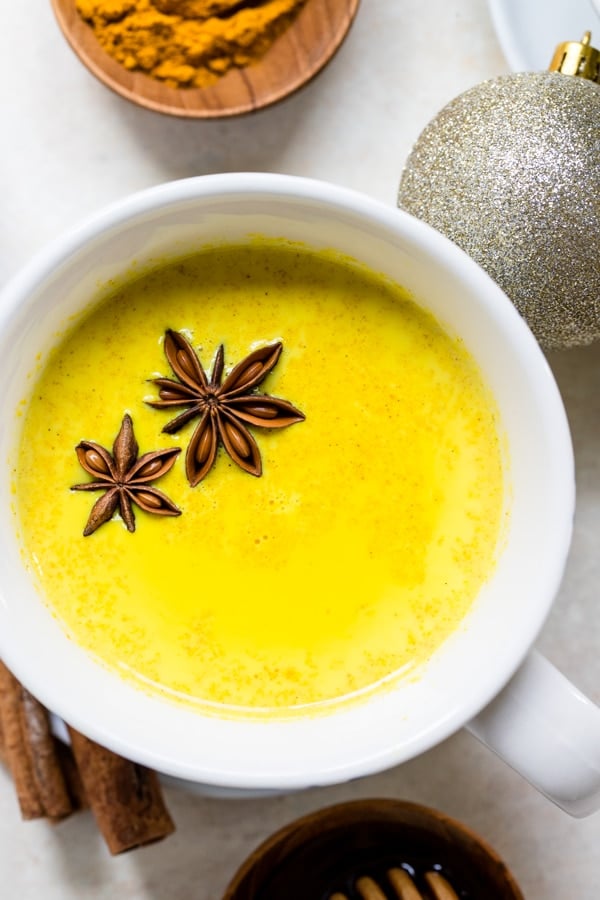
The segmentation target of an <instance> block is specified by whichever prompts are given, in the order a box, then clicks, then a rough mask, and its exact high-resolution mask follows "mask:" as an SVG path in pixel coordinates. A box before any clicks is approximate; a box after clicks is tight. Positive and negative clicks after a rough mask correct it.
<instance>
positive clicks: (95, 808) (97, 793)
mask: <svg viewBox="0 0 600 900" xmlns="http://www.w3.org/2000/svg"><path fill="white" fill-rule="evenodd" d="M69 735H70V738H71V746H72V748H73V754H74V756H75V761H76V763H77V768H78V770H79V773H80V775H81V780H82V783H83V787H84V790H85V794H86V797H87V799H88V802H89V804H90V807H91V810H92V812H93V813H94V816H95V817H96V822H97V824H98V828H99V829H100V831H101V833H102V835H103V837H104V840H105V841H106V844H107V846H108V849H109V850H110V852H111V853H112V854H113V855H114V854H117V853H123V852H124V851H125V850H132V849H133V848H134V847H140V846H143V845H145V844H150V843H153V842H154V841H159V840H161V839H162V838H165V837H167V835H169V834H172V832H173V831H174V830H175V825H174V824H173V820H172V819H171V816H170V815H169V812H168V810H167V808H166V806H165V804H164V800H163V797H162V791H161V787H160V783H159V781H158V777H157V775H156V773H155V772H153V771H151V770H150V769H147V768H145V767H144V766H141V765H138V764H137V763H133V762H130V761H129V760H126V759H123V757H121V756H118V755H117V754H116V753H112V751H110V750H107V749H106V748H105V747H101V746H100V745H99V744H96V743H95V742H94V741H91V740H90V739H89V738H87V737H85V736H84V735H82V734H80V732H78V731H76V730H75V729H74V728H71V727H69Z"/></svg>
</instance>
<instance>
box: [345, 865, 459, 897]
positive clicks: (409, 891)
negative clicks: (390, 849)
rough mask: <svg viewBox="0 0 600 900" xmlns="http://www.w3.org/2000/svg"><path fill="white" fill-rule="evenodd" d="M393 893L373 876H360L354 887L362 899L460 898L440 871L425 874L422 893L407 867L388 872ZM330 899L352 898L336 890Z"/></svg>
mask: <svg viewBox="0 0 600 900" xmlns="http://www.w3.org/2000/svg"><path fill="white" fill-rule="evenodd" d="M386 875H387V879H388V882H389V884H390V886H391V888H392V891H393V894H386V893H384V891H383V890H382V888H381V887H380V885H379V884H378V883H377V882H376V881H374V880H373V879H372V878H369V877H368V876H366V875H364V876H362V877H361V878H358V879H357V881H356V883H355V885H354V889H355V892H356V896H357V897H359V898H360V900H390V897H394V900H459V898H458V894H457V893H456V891H455V890H454V888H453V887H452V886H451V885H450V884H449V883H448V881H446V879H445V878H444V876H443V875H440V873H439V872H427V873H426V874H425V876H424V881H425V884H426V885H427V894H426V895H424V894H422V893H421V892H420V891H419V890H418V888H417V887H416V885H415V883H414V881H413V880H412V878H411V877H410V875H409V874H408V872H407V871H406V870H405V869H397V868H394V869H389V870H388V872H387V873H386ZM329 900H351V898H350V897H349V896H348V895H347V894H342V893H340V892H339V891H336V893H335V894H331V895H330V897H329Z"/></svg>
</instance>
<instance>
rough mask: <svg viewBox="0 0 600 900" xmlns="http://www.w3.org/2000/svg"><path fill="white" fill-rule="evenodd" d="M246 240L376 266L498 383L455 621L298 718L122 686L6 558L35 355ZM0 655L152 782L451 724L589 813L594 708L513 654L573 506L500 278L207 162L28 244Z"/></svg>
mask: <svg viewBox="0 0 600 900" xmlns="http://www.w3.org/2000/svg"><path fill="white" fill-rule="evenodd" d="M256 233H260V234H263V235H270V236H276V237H281V236H284V237H286V238H289V239H292V240H296V241H303V242H305V243H306V244H308V245H310V246H312V247H317V248H318V247H335V248H336V249H337V250H339V251H341V252H343V253H345V254H348V255H350V256H352V257H355V258H357V259H359V260H361V261H362V262H363V263H365V264H366V265H368V266H369V267H371V268H372V269H374V270H376V271H380V272H384V273H387V274H388V275H390V276H391V277H393V278H394V279H395V280H396V281H398V282H400V283H401V284H402V285H404V287H406V288H407V289H408V290H409V291H410V292H411V293H412V294H413V296H414V297H415V299H416V300H417V301H418V302H419V303H421V305H423V306H424V307H426V308H427V309H429V310H431V311H432V312H433V313H434V315H435V316H436V317H437V318H438V320H440V321H441V322H442V323H443V324H444V325H445V326H446V327H447V328H448V330H449V331H450V332H451V333H453V334H458V335H460V336H461V337H462V339H463V340H464V342H465V344H466V346H467V348H468V350H469V351H470V352H471V353H472V355H473V356H474V357H475V359H476V360H477V362H478V364H479V366H480V368H481V370H482V372H483V375H484V378H485V380H486V381H487V383H488V384H489V386H490V387H491V389H492V391H493V392H494V394H495V397H496V401H497V404H498V407H499V410H500V415H501V420H502V428H503V430H504V432H505V433H506V437H507V441H508V447H509V458H510V471H509V472H508V473H507V482H508V488H509V490H510V493H511V502H510V523H509V527H508V529H507V535H506V540H505V546H504V548H503V550H502V553H501V555H500V559H499V562H498V565H497V567H496V569H495V571H494V572H493V574H492V576H491V578H490V580H489V582H488V583H487V584H486V585H485V586H484V588H483V589H482V591H481V593H480V595H479V596H478V598H477V600H476V602H475V604H474V607H473V609H472V611H471V612H470V613H469V615H468V616H467V619H466V620H465V622H464V625H463V627H461V628H459V629H458V630H457V631H456V632H455V633H454V634H453V635H452V636H451V637H450V638H449V639H448V640H447V641H446V642H445V644H444V645H443V646H442V647H441V648H440V649H439V651H437V652H436V653H435V654H434V656H433V657H432V659H431V661H430V662H429V664H428V665H427V666H426V668H425V671H424V672H423V674H422V676H421V677H420V678H419V679H418V680H415V681H409V680H406V681H400V682H399V684H398V686H397V687H395V688H394V689H392V690H389V691H384V692H380V693H374V694H373V695H372V696H371V697H370V698H369V699H368V700H366V701H365V702H361V703H357V704H355V705H353V706H348V707H347V708H344V709H342V710H341V711H337V712H334V713H331V714H330V715H321V716H317V717H315V718H309V717H306V718H303V719H296V720H291V721H266V722H265V721H262V722H244V721H232V720H226V719H219V718H216V717H206V718H205V717H203V716H202V715H200V714H198V713H196V712H193V711H191V710H189V709H185V708H182V707H179V706H177V705H174V704H170V703H169V702H167V701H165V700H162V699H158V698H155V697H152V696H149V695H147V694H145V693H143V692H141V691H138V690H137V689H136V688H134V687H133V686H132V685H131V684H127V683H125V682H123V681H121V680H120V679H119V678H118V676H117V675H115V674H113V673H111V672H109V671H107V670H106V669H105V668H103V667H102V666H100V665H98V664H97V663H95V662H94V661H93V660H92V659H91V658H90V657H88V656H87V655H86V654H85V653H84V652H83V651H82V650H81V649H80V648H79V647H78V646H77V645H76V644H75V643H74V642H72V641H70V640H68V639H67V637H66V636H65V634H64V633H63V631H62V630H61V628H60V626H59V625H58V624H57V622H56V621H55V619H54V618H53V617H52V615H51V614H50V612H49V611H48V609H47V607H46V606H45V605H44V603H43V602H42V601H41V599H40V597H39V596H38V595H37V594H36V592H35V589H34V587H33V586H32V584H31V582H30V580H29V577H28V575H27V572H26V570H25V568H24V566H23V564H22V561H21V558H20V554H19V545H18V541H17V538H16V536H15V521H14V518H13V514H12V513H11V502H12V495H11V472H10V468H9V455H10V451H11V450H12V449H13V448H14V446H15V443H16V441H17V439H18V421H19V420H18V419H17V417H16V414H15V410H16V407H17V404H18V403H19V401H20V400H21V399H22V397H23V395H24V394H25V393H26V392H27V386H28V385H29V384H30V382H29V381H28V375H29V374H30V373H31V372H32V370H33V369H34V368H35V359H36V355H37V354H38V353H40V352H45V351H46V350H47V349H48V348H49V347H50V346H51V345H52V341H53V340H54V338H53V336H54V335H55V334H56V332H57V331H58V330H59V328H60V326H61V325H63V324H64V322H65V320H67V319H68V317H69V316H70V315H72V314H73V313H74V312H75V311H78V310H80V309H82V308H83V307H84V306H85V305H86V304H87V303H88V302H89V300H90V298H91V297H92V296H93V295H94V294H95V293H96V291H97V286H98V284H103V283H105V282H106V281H107V280H108V279H110V278H111V277H113V276H115V275H117V274H119V273H122V272H123V271H124V270H126V269H127V268H128V267H129V265H130V263H131V261H132V260H133V259H135V260H137V261H138V263H140V264H141V263H144V262H146V261H148V260H150V259H152V258H155V257H158V258H161V259H164V258H165V257H168V256H170V255H172V256H179V255H182V254H184V253H186V252H190V251H192V250H194V249H197V248H198V246H201V245H203V244H206V243H214V242H216V241H230V242H231V241H239V240H242V239H244V238H245V237H246V236H247V235H248V234H256ZM0 371H1V373H2V382H3V393H2V403H3V415H2V422H3V426H2V432H1V435H0V539H1V541H2V548H3V549H2V553H3V560H2V567H1V571H0V656H2V657H3V658H4V660H5V661H6V663H7V665H8V666H9V667H10V668H12V669H13V671H14V672H15V674H16V675H17V676H18V677H19V678H20V679H21V680H22V681H23V682H24V683H25V685H26V686H27V687H28V688H29V689H30V690H31V691H32V693H34V694H35V695H37V696H38V697H39V698H40V700H41V701H42V702H43V703H44V704H45V705H46V706H48V707H49V708H51V709H52V710H54V711H55V712H56V713H57V714H58V715H60V716H62V717H63V718H64V719H65V720H67V721H69V722H70V723H71V724H72V725H74V726H75V727H76V728H78V729H79V730H81V731H83V732H84V733H86V734H88V735H89V736H91V737H92V738H94V739H96V740H97V741H99V742H101V743H103V744H105V745H106V746H108V747H110V748H112V749H113V750H115V751H116V752H118V753H121V754H123V755H124V756H127V757H129V758H131V759H134V760H137V761H139V762H142V763H146V764H147V765H149V766H152V767H153V768H155V769H157V770H158V771H160V772H163V773H165V774H167V775H172V776H176V777H178V778H183V779H186V780H189V781H192V782H195V783H202V784H205V785H211V786H220V787H226V788H238V789H243V790H250V789H252V790H256V789H262V790H264V789H273V790H290V789H298V788H303V787H308V786H312V785H322V784H328V783H332V782H340V781H345V780H348V779H351V778H355V777H357V776H361V775H365V774H368V773H372V772H375V771H378V770H381V769H384V768H386V767H389V766H392V765H395V764H398V763H400V762H403V761H404V760H407V759H410V758H411V757H414V756H415V755H417V754H419V753H421V752H423V751H425V750H427V749H428V748H430V747H432V746H433V745H435V744H436V743H438V742H439V741H441V740H443V739H444V738H446V737H448V736H449V735H450V734H452V733H453V732H454V731H456V730H457V729H458V728H460V727H462V726H464V725H467V727H468V728H469V729H470V730H471V731H472V732H473V733H474V734H476V735H477V736H478V737H479V738H481V739H482V740H483V741H485V742H486V743H487V744H488V745H489V746H490V747H492V748H493V749H494V750H496V751H497V752H498V753H499V754H500V755H501V756H503V757H504V758H505V759H506V760H507V761H508V762H509V763H510V764H511V765H513V766H514V767H515V768H516V769H518V770H519V771H520V772H522V773H523V774H524V775H525V777H526V778H528V779H529V780H530V781H531V782H532V783H533V784H535V785H536V786H537V787H538V788H539V789H540V790H541V791H543V792H544V793H545V794H547V795H548V796H549V797H551V798H552V799H553V800H554V801H555V802H556V803H558V804H559V805H560V806H562V807H563V808H564V809H566V810H568V811H569V812H571V813H572V814H574V815H585V814H587V813H588V812H590V811H592V810H594V809H596V808H597V807H599V806H600V710H598V709H597V708H596V707H595V706H594V705H593V704H592V703H590V702H589V701H587V700H586V699H585V698H584V697H582V696H581V695H580V694H579V693H578V692H577V691H576V690H575V688H573V687H572V686H571V685H570V684H569V683H568V682H567V681H566V680H565V679H563V678H562V676H560V675H559V674H558V673H557V672H556V670H555V669H553V668H552V666H551V665H550V664H549V663H548V662H546V661H545V660H543V658H541V657H540V656H538V655H537V654H535V653H533V655H528V654H529V652H530V649H531V647H532V644H533V642H534V641H535V638H536V636H537V633H538V631H539V629H540V627H541V626H542V624H543V622H544V619H545V617H546V615H547V613H548V611H549V608H550V606H551V604H552V601H553V599H554V596H555V594H556V592H557V589H558V586H559V583H560V579H561V575H562V572H563V567H564V564H565V559H566V556H567V552H568V548H569V542H570V535H571V524H572V516H573V506H574V479H573V458H572V451H571V444H570V438H569V431H568V426H567V422H566V417H565V413H564V410H563V406H562V403H561V400H560V396H559V393H558V390H557V387H556V384H555V382H554V379H553V377H552V374H551V372H550V370H549V368H548V366H547V364H546V361H545V359H544V357H543V355H542V353H541V352H540V350H539V348H538V345H537V344H536V342H535V340H534V338H533V337H532V335H531V334H530V332H529V330H528V329H527V327H526V326H525V324H524V323H523V321H522V320H521V318H520V317H519V315H518V314H517V312H516V311H515V309H514V308H513V306H512V304H511V303H510V302H509V301H508V300H507V298H506V297H505V296H504V294H503V293H502V292H501V291H500V289H499V288H498V287H497V286H496V285H495V284H494V283H493V282H492V281H491V280H490V278H489V277H488V276H487V275H486V274H485V273H484V272H483V271H482V270H481V269H479V268H478V267H477V266H476V265H475V263H474V262H472V260H470V259H469V258H468V257H467V256H466V255H465V254H463V253H462V251H461V250H459V249H458V248H457V247H455V246H454V245H453V244H452V243H450V242H449V241H448V240H446V239H445V238H444V237H442V236H441V235H439V234H438V233H436V232H435V231H433V230H432V229H431V228H429V227H428V226H427V225H424V224H423V223H421V222H419V221H417V220H416V219H413V218H412V217H410V216H408V215H407V214H405V213H402V212H399V211H397V210H395V209H391V208H387V207H385V206H382V205H381V204H378V203H376V202H374V201H373V200H370V199H369V198H367V197H364V196H361V195H360V194H356V193H353V192H351V191H348V190H344V189H342V188H338V187H334V186H332V185H328V184H322V183H318V182H314V181H308V180H304V179H296V178H290V177H285V176H276V175H252V174H239V175H216V176H209V177H203V178H195V179H189V180H186V181H181V182H174V183H172V184H166V185H163V186H160V187H157V188H155V189H152V190H149V191H146V192H144V193H141V194H138V195H135V196H133V197H130V198H129V199H127V200H125V201H123V202H122V203H119V204H117V205H115V206H113V207H111V208H110V209H108V210H107V211H105V212H102V213H101V214H100V215H98V216H96V217H95V218H93V219H92V220H90V221H89V222H87V223H85V224H84V225H82V226H81V227H80V228H79V229H77V230H76V231H75V232H72V233H71V234H69V235H67V236H65V237H63V238H61V239H59V240H58V241H56V242H55V243H54V244H53V246H51V247H50V248H49V249H48V250H46V251H45V252H43V253H42V254H41V255H39V256H38V257H37V258H36V259H35V260H34V261H33V262H32V263H31V264H30V265H29V266H28V268H27V269H26V270H25V271H23V272H22V273H21V274H20V275H19V276H18V277H17V278H16V279H15V280H14V281H13V282H12V283H11V284H10V285H9V286H8V287H7V288H6V289H5V290H4V292H3V294H2V296H1V299H0Z"/></svg>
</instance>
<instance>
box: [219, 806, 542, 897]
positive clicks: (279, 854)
mask: <svg viewBox="0 0 600 900" xmlns="http://www.w3.org/2000/svg"><path fill="white" fill-rule="evenodd" d="M402 866H407V867H408V869H407V871H408V870H410V869H411V868H412V870H413V871H414V872H415V873H416V874H415V881H416V883H417V884H419V882H420V878H422V877H423V873H424V872H425V871H430V870H431V869H432V867H439V868H438V871H439V872H440V873H442V874H443V876H445V878H446V879H447V880H448V883H449V884H450V885H452V886H453V888H454V890H455V891H456V894H457V895H458V896H460V897H465V898H469V900H481V898H485V900H524V897H523V894H522V893H521V891H520V889H519V886H518V885H517V883H516V882H515V880H514V878H513V876H512V875H511V873H510V872H509V871H508V869H507V868H506V866H505V864H504V863H503V862H502V860H501V859H500V858H499V857H498V855H497V854H496V852H495V851H494V850H493V849H492V848H491V847H489V846H488V845H487V844H486V843H485V841H483V840H482V839H481V838H480V837H479V836H478V835H476V834H474V833H473V832H472V831H470V830H469V829H468V828H466V827H465V826H464V825H462V824H461V823H460V822H457V821H456V820H455V819H451V818H450V817H449V816H446V815H444V814H443V813H441V812H438V811H437V810H434V809H429V808H428V807H425V806H420V805H418V804H416V803H407V802H404V801H402V800H385V799H381V800H356V801H353V802H350V803H342V804H339V805H337V806H331V807H328V808H327V809H322V810H320V811H318V812H316V813H311V814H310V815H308V816H304V817H303V818H301V819H298V820H297V821H295V822H292V823H291V825H288V826H286V827H285V828H282V829H281V830H280V831H278V832H277V833H276V834H274V835H272V836H271V837H270V838H268V839H267V840H266V841H265V842H264V843H263V844H261V846H260V847H258V848H257V849H256V850H255V851H254V853H252V854H251V855H250V856H249V857H248V859H247V860H246V861H245V862H244V863H242V865H241V867H240V868H239V870H238V871H237V873H236V874H235V875H234V877H233V880H232V881H231V883H230V884H229V887H228V888H227V889H226V891H225V895H224V897H223V900H281V898H282V897H285V898H286V900H326V898H327V900H328V898H333V897H334V896H336V895H337V896H338V897H339V896H344V897H347V898H356V897H363V896H364V894H363V893H362V892H361V890H360V886H359V890H358V891H357V889H356V882H357V880H358V879H359V878H361V877H363V876H368V877H370V878H371V879H374V881H375V882H376V883H377V884H379V885H380V886H382V887H383V889H384V890H385V883H386V875H385V873H386V872H387V871H388V869H389V868H392V867H402ZM426 893H427V896H429V893H428V892H426ZM372 896H380V895H378V894H376V893H374V894H372ZM385 896H386V897H387V896H388V894H387V892H386V893H385ZM389 896H390V897H391V896H397V894H393V892H390V894H389ZM411 896H413V894H411Z"/></svg>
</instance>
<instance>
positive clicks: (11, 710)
mask: <svg viewBox="0 0 600 900" xmlns="http://www.w3.org/2000/svg"><path fill="white" fill-rule="evenodd" d="M22 691H23V688H22V687H21V685H20V684H19V682H18V681H17V679H16V678H15V677H14V675H13V674H12V673H11V672H9V670H8V669H7V668H6V666H5V665H4V664H3V663H2V662H0V718H1V720H2V732H3V735H4V752H5V755H6V761H7V764H8V767H9V769H10V771H11V774H12V777H13V781H14V784H15V790H16V793H17V800H18V802H19V807H20V810H21V816H22V817H23V818H24V819H40V818H42V817H43V816H45V814H46V810H45V808H44V803H43V800H42V798H41V796H40V792H39V789H38V784H37V781H36V777H35V773H34V770H33V766H32V762H31V756H30V754H29V753H28V752H27V746H26V738H25V735H24V734H23V725H22V718H21V705H22V696H23V695H22Z"/></svg>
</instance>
